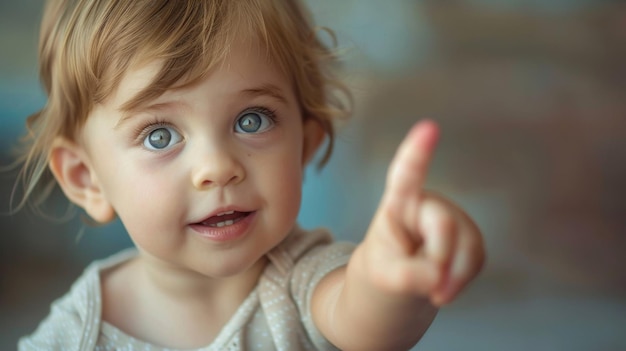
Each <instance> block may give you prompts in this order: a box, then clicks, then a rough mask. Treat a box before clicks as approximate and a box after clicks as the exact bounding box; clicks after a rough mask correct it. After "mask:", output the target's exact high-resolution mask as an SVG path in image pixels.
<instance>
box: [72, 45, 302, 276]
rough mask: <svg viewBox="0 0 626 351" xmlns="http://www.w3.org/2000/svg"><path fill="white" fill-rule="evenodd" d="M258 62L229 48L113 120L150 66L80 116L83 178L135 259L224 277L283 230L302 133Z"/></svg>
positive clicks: (274, 76)
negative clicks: (194, 81)
mask: <svg viewBox="0 0 626 351" xmlns="http://www.w3.org/2000/svg"><path fill="white" fill-rule="evenodd" d="M263 54H264V51H262V50H251V49H248V48H243V47H234V48H233V50H232V53H231V55H230V57H229V59H228V60H227V61H226V62H225V64H224V65H221V66H220V65H218V67H217V69H216V70H215V71H214V72H213V73H211V74H210V75H209V76H208V78H207V79H205V80H203V81H201V82H200V83H199V84H198V85H194V86H192V87H189V88H185V89H184V90H179V91H178V90H172V91H168V92H166V93H165V94H164V95H163V96H161V97H159V98H157V99H156V100H155V101H152V102H151V103H149V105H150V106H147V107H145V108H142V109H141V111H139V112H137V113H133V114H132V115H130V116H129V117H128V118H127V119H125V120H124V119H123V117H124V115H123V114H122V113H121V112H120V110H119V109H120V107H121V106H122V105H123V104H124V103H125V102H126V101H128V99H129V98H131V97H132V96H133V95H134V94H135V93H136V92H138V91H139V90H140V89H142V88H143V87H145V86H146V85H147V84H148V83H149V82H150V79H151V78H152V77H153V75H154V74H155V73H156V72H157V70H158V68H159V65H158V63H156V62H155V63H154V64H152V65H148V66H144V67H142V68H140V69H138V70H132V71H129V72H128V74H127V75H126V76H125V78H124V79H123V81H122V84H121V85H120V88H119V89H118V91H117V92H116V94H114V96H112V97H111V98H110V99H109V100H108V101H106V102H105V103H103V104H101V105H99V106H97V107H96V108H95V109H94V111H93V113H92V114H90V116H89V118H88V120H87V122H86V125H85V127H84V129H83V131H82V134H81V144H82V145H83V146H84V148H85V151H86V155H87V158H88V160H89V163H90V167H91V169H92V172H91V177H92V178H93V179H94V181H95V184H98V185H99V186H100V187H101V189H102V191H103V193H104V196H105V198H106V199H107V201H108V202H109V203H110V205H111V206H112V207H113V209H114V210H115V212H116V213H117V215H118V216H119V217H120V219H121V220H122V222H123V223H124V225H125V227H126V229H127V230H128V232H129V234H130V236H131V238H132V239H133V241H134V242H135V244H136V245H137V247H138V248H139V249H140V251H141V252H142V253H143V254H144V255H145V256H144V257H148V258H149V259H151V260H156V261H159V262H160V263H163V262H165V263H167V264H171V265H174V266H176V267H180V268H185V269H190V270H193V271H197V272H200V273H202V274H204V275H208V276H225V275H230V274H235V273H237V272H240V271H242V270H243V269H246V268H248V267H250V266H251V265H252V264H253V263H254V262H256V261H257V260H258V259H259V258H260V257H262V256H263V255H264V254H265V253H266V252H267V251H269V250H270V249H271V248H272V247H274V246H275V245H276V244H277V243H279V242H280V241H281V240H282V239H283V238H284V237H285V236H286V234H287V233H288V232H289V230H290V229H291V228H292V227H293V225H294V223H295V220H296V217H297V214H298V210H299V206H300V197H301V182H302V174H303V166H304V159H305V158H304V157H305V155H303V153H304V151H303V150H304V148H303V143H304V142H305V141H304V140H305V138H308V137H309V134H310V133H309V130H310V129H311V130H313V129H312V128H309V127H305V126H308V125H309V123H311V122H307V123H305V124H303V119H302V116H301V113H300V110H299V106H298V101H297V100H296V97H295V95H294V92H293V90H292V87H291V84H290V82H289V81H288V80H287V79H286V78H285V77H284V76H283V75H282V74H280V73H279V72H278V71H277V70H276V69H275V68H274V67H273V66H272V65H270V64H269V63H268V62H267V59H266V56H264V55H263ZM231 211H235V212H234V213H232V214H230V212H231ZM224 213H226V214H225V215H223V216H222V214H224ZM218 214H220V216H217V215H218ZM218 217H219V218H218Z"/></svg>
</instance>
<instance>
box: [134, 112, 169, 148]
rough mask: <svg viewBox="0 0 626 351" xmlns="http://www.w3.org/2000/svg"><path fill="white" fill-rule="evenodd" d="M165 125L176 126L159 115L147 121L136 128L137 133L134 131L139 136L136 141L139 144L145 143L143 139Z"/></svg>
mask: <svg viewBox="0 0 626 351" xmlns="http://www.w3.org/2000/svg"><path fill="white" fill-rule="evenodd" d="M163 127H170V128H174V126H172V125H171V124H170V123H168V122H166V121H165V120H163V119H160V118H158V117H154V118H153V119H151V120H149V121H147V122H146V123H143V124H141V125H139V127H137V128H136V129H135V133H134V135H136V136H137V139H136V142H137V143H139V144H143V140H144V139H145V138H146V137H147V136H148V135H149V134H150V133H152V132H153V131H155V130H157V129H159V128H163Z"/></svg>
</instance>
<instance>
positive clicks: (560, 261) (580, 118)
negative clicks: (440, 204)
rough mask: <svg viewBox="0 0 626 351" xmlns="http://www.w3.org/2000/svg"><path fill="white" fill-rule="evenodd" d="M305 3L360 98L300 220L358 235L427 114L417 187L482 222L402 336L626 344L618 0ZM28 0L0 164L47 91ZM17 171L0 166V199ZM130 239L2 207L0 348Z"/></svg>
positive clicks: (3, 65)
mask: <svg viewBox="0 0 626 351" xmlns="http://www.w3.org/2000/svg"><path fill="white" fill-rule="evenodd" d="M308 3H309V5H310V6H311V9H312V11H313V14H314V16H315V18H316V20H317V22H318V24H320V25H323V26H329V27H331V28H332V29H334V30H335V31H336V33H337V35H338V38H339V44H340V48H341V49H342V52H343V55H344V60H343V68H344V72H345V73H344V74H345V79H346V81H347V82H348V84H349V86H350V88H351V89H352V91H353V93H354V95H355V97H356V110H355V114H354V116H353V118H352V120H351V121H350V123H349V124H347V125H345V126H343V127H342V128H341V129H340V133H339V136H338V142H337V146H336V150H335V154H334V156H333V158H332V159H331V162H330V163H329V164H328V166H327V167H326V168H324V169H323V170H322V171H321V172H317V171H314V170H310V171H309V172H308V174H307V177H306V182H305V195H304V203H303V207H302V214H301V216H300V221H301V223H302V225H303V226H304V227H307V228H311V227H316V226H326V227H329V228H330V229H332V230H333V231H334V232H335V233H336V236H337V237H338V238H339V239H345V240H360V239H361V238H362V235H363V233H364V232H365V230H366V228H367V225H368V223H369V219H370V218H371V216H372V214H373V212H374V210H375V209H376V206H377V203H378V200H379V197H380V195H381V193H382V188H383V183H384V175H385V171H386V167H387V165H388V162H389V161H390V159H391V158H392V156H393V153H394V151H395V149H396V147H397V145H398V143H399V142H400V140H401V139H402V138H403V136H404V134H405V132H406V131H407V130H408V128H409V127H410V126H411V125H412V123H414V122H415V121H417V120H419V119H420V118H425V117H428V118H432V119H434V120H435V121H437V122H438V123H439V124H440V126H441V128H442V139H441V143H440V146H439V149H438V151H437V153H436V156H435V157H436V158H435V160H434V162H433V164H432V169H431V172H430V174H429V179H428V188H431V189H434V190H437V191H440V192H442V193H444V194H446V195H447V196H449V197H450V198H452V199H454V200H455V201H457V202H458V203H460V204H461V205H462V206H464V208H465V209H466V210H467V212H469V213H470V215H472V216H473V217H474V218H475V220H476V221H477V222H478V224H479V226H480V227H481V228H482V230H483V232H484V236H485V241H486V246H487V250H488V254H489V256H488V262H487V265H486V267H485V270H484V272H483V273H482V274H481V275H480V277H479V278H478V279H477V280H476V281H475V282H474V283H473V284H472V285H471V286H470V287H469V289H468V290H467V291H466V292H465V293H464V294H463V295H462V296H461V297H460V298H459V299H458V300H457V301H455V302H454V303H453V304H451V305H450V306H448V307H446V308H444V309H443V310H442V311H441V312H440V314H439V316H438V317H437V319H436V320H435V322H434V324H433V325H432V327H431V329H430V330H429V331H428V333H427V334H426V336H425V337H424V338H423V340H422V341H421V342H420V344H418V346H417V347H415V348H414V350H466V351H468V350H477V351H478V350H568V351H572V350H575V351H578V350H581V351H582V350H626V201H625V200H624V199H625V198H626V183H625V180H626V2H623V1H617V0H615V1H608V0H607V1H600V0H596V1H592V0H497V1H496V0H448V1H436V0H433V1H409V0H394V1H378V0H360V1H357V0H340V1H333V0H309V1H308ZM41 5H42V1H41V0H21V1H11V2H8V1H3V2H1V3H0V161H1V164H2V165H6V164H8V163H9V162H10V160H11V156H10V149H11V146H12V145H14V144H15V142H16V141H17V139H18V137H19V136H20V135H21V134H22V133H23V132H24V127H23V126H24V119H25V117H26V116H27V115H29V114H30V113H33V112H35V111H36V110H37V109H39V108H40V107H41V106H42V105H43V103H44V97H43V94H42V93H41V89H40V86H39V83H38V77H37V63H36V56H37V53H36V46H37V44H36V43H37V32H38V26H39V23H38V22H39V18H40V15H41ZM13 182H14V175H12V174H10V173H2V174H0V211H2V212H3V213H5V212H7V211H8V210H9V203H10V193H11V189H12V187H13ZM66 205H67V203H66V202H65V201H63V200H62V198H61V197H56V198H55V199H54V200H53V202H51V204H50V207H51V208H52V209H53V210H54V211H56V212H57V213H59V212H63V210H64V209H65V206H66ZM85 227H86V229H85V231H84V233H82V235H80V239H78V238H79V234H80V232H81V228H85ZM129 245H130V241H129V240H128V238H127V236H126V234H125V232H124V229H123V227H122V226H121V225H120V224H119V223H114V224H111V225H108V226H106V227H98V228H93V227H89V226H85V225H83V224H82V222H81V220H80V218H76V219H75V220H72V221H70V222H56V221H51V220H46V219H43V218H41V217H38V216H36V215H33V214H31V213H29V212H28V211H23V212H20V213H18V214H17V215H13V216H7V215H1V216H0V349H1V350H11V349H14V348H15V344H16V341H17V339H18V337H19V336H21V335H24V334H27V333H29V332H31V331H33V330H34V328H35V327H36V325H37V323H38V322H39V321H40V320H41V319H42V318H43V317H44V316H45V315H46V314H47V313H48V309H49V305H50V303H51V302H52V301H53V300H54V299H55V298H57V297H59V296H61V295H62V294H63V293H64V292H65V291H67V290H68V288H69V286H70V285H71V283H72V282H73V281H74V280H75V279H76V277H77V276H78V275H79V274H80V272H81V271H82V269H83V268H84V267H85V266H86V265H87V264H88V263H89V262H90V261H92V260H94V259H97V258H102V257H105V256H107V255H110V254H111V253H113V252H116V251H117V250H119V249H121V248H123V247H127V246H129Z"/></svg>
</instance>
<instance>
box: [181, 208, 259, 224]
mask: <svg viewBox="0 0 626 351" xmlns="http://www.w3.org/2000/svg"><path fill="white" fill-rule="evenodd" d="M230 211H235V212H252V211H250V210H246V209H243V208H241V207H238V206H226V207H220V208H217V209H215V210H214V211H212V212H211V213H209V214H208V215H207V216H204V217H202V218H201V219H199V220H194V221H192V224H197V223H202V222H204V221H207V220H208V219H209V218H211V217H214V216H217V215H218V214H220V213H225V212H230Z"/></svg>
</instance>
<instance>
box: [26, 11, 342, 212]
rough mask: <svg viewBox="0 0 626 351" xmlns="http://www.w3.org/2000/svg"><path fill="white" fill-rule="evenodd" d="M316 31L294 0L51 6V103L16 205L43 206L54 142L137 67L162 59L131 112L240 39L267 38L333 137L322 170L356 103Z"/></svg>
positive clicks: (47, 33) (31, 131)
mask: <svg viewBox="0 0 626 351" xmlns="http://www.w3.org/2000/svg"><path fill="white" fill-rule="evenodd" d="M317 32H318V31H317V30H316V29H314V28H313V27H312V25H311V21H310V18H309V16H308V14H307V13H306V12H305V10H304V8H303V7H302V6H301V4H299V3H298V1H297V0H177V1H171V0H51V1H48V3H47V5H46V8H45V11H44V16H43V20H42V25H41V33H40V45H39V62H40V76H41V80H42V83H43V86H44V88H45V92H46V94H47V96H48V100H47V103H46V105H45V106H44V107H43V108H42V109H41V110H40V111H39V112H37V113H35V114H33V115H31V116H30V117H29V118H28V120H27V131H28V132H27V134H26V136H25V137H24V138H23V140H22V142H23V143H22V145H21V146H22V147H23V148H22V149H21V151H20V154H19V157H18V160H17V163H18V164H21V165H22V168H21V172H20V174H19V177H18V182H19V183H18V184H21V185H22V186H23V197H22V201H21V202H20V203H19V205H18V207H17V208H18V209H19V208H21V207H23V206H24V205H25V204H26V203H30V204H31V205H34V206H33V208H34V209H35V210H37V209H38V208H39V205H41V203H42V202H43V200H45V199H46V198H47V197H48V196H49V194H50V192H51V190H52V189H53V188H54V185H55V184H56V183H55V181H54V178H53V177H52V175H51V172H50V171H49V169H48V161H49V152H50V147H51V145H52V142H53V140H54V139H55V138H57V137H59V136H63V137H66V138H69V139H71V140H73V139H74V138H75V137H76V134H77V132H78V131H79V130H80V128H81V127H82V126H83V125H84V123H85V120H86V119H87V116H88V114H89V113H90V111H91V110H92V108H93V107H94V105H95V104H98V103H101V102H103V101H104V100H105V99H106V98H107V97H109V96H110V94H112V93H113V92H114V91H115V89H116V88H117V87H118V85H119V83H120V81H121V79H122V77H123V76H124V74H125V72H126V71H127V70H128V69H129V68H130V67H131V66H132V65H134V64H141V63H145V62H147V61H148V60H154V59H159V60H161V61H162V62H163V65H162V68H161V70H160V72H158V73H157V75H156V76H155V78H154V80H153V82H152V84H150V85H149V86H148V87H147V88H146V89H144V90H143V91H140V92H139V93H138V94H137V95H136V96H134V97H133V98H132V99H131V100H130V101H128V103H126V104H125V106H124V108H125V109H132V108H133V107H136V106H138V105H140V104H142V103H145V102H147V101H149V100H151V99H154V98H156V97H158V96H159V95H161V94H162V93H164V92H165V91H166V90H168V89H171V88H173V87H175V86H176V85H178V86H180V84H181V82H183V84H185V85H188V84H193V83H194V82H196V81H198V80H199V79H201V78H202V77H203V76H205V75H206V74H207V73H208V72H209V71H210V70H211V69H212V68H213V67H214V66H215V64H217V63H219V62H221V61H223V59H224V58H225V57H226V55H227V54H228V51H229V47H230V44H231V43H232V41H233V40H234V36H237V37H239V38H240V37H249V38H251V39H252V40H260V41H261V44H262V45H263V46H264V47H265V48H266V50H267V54H268V56H269V58H270V59H271V60H272V62H273V63H274V64H276V65H277V67H279V68H280V69H281V70H282V72H283V73H285V74H286V76H287V77H289V78H290V79H291V80H292V83H293V87H294V90H295V93H296V96H297V98H298V99H299V103H300V108H301V111H302V115H303V116H304V118H313V119H315V120H317V121H318V122H319V123H320V125H321V126H322V127H323V129H324V130H325V132H326V134H327V136H328V142H327V148H326V151H325V153H324V155H323V157H322V159H321V161H320V163H319V166H320V167H321V166H323V165H324V164H325V163H326V162H327V160H328V158H329V157H330V154H331V152H332V148H333V145H334V135H335V132H334V126H333V122H334V120H336V119H337V118H340V117H345V116H347V115H348V113H349V105H350V103H351V98H350V94H349V92H348V91H347V89H346V88H345V86H344V85H342V84H341V82H340V81H339V80H337V79H336V78H335V75H334V74H333V73H332V69H331V68H332V66H333V63H334V62H336V58H335V55H333V52H331V50H330V49H328V48H327V47H326V46H325V45H324V44H323V43H322V42H321V41H320V39H319V38H318V37H317V35H316V34H317ZM331 37H332V32H331ZM332 39H333V40H334V37H332ZM346 98H347V99H346ZM16 185H17V184H16ZM29 200H32V201H29Z"/></svg>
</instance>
